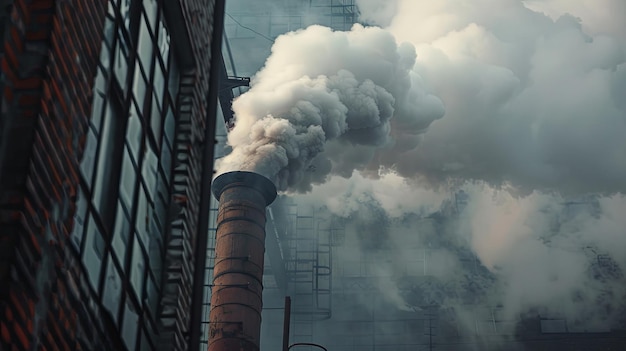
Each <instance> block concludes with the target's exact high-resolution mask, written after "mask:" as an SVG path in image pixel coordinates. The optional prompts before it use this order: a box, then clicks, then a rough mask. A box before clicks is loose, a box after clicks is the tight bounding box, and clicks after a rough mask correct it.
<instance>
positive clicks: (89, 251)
mask: <svg viewBox="0 0 626 351" xmlns="http://www.w3.org/2000/svg"><path fill="white" fill-rule="evenodd" d="M87 223H88V224H87V232H86V234H85V243H84V244H83V245H84V248H83V252H82V261H83V265H84V266H85V269H86V270H87V278H88V280H89V282H90V283H91V287H92V288H93V289H94V290H95V291H98V288H99V281H100V268H101V266H102V247H101V246H103V245H102V244H103V242H104V239H103V238H102V233H101V232H100V230H99V229H98V226H97V225H96V223H95V221H94V220H93V217H92V216H89V219H88V222H87Z"/></svg>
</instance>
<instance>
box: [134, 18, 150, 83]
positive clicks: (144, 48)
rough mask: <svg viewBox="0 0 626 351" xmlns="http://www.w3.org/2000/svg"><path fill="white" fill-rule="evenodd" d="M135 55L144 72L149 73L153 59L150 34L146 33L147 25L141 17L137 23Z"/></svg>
mask: <svg viewBox="0 0 626 351" xmlns="http://www.w3.org/2000/svg"><path fill="white" fill-rule="evenodd" d="M137 55H138V56H139V60H140V61H141V65H142V66H143V68H144V69H145V71H146V72H150V68H151V66H150V64H151V63H152V58H153V56H154V55H153V44H152V38H151V37H150V33H149V32H148V25H147V23H146V18H145V17H144V16H142V19H141V21H140V23H139V38H138V39H137Z"/></svg>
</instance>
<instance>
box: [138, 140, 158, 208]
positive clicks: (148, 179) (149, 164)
mask: <svg viewBox="0 0 626 351" xmlns="http://www.w3.org/2000/svg"><path fill="white" fill-rule="evenodd" d="M143 157H144V158H143V165H142V167H141V168H142V169H141V176H142V177H143V181H144V184H145V185H146V189H147V190H148V196H149V199H150V201H154V193H155V189H156V184H157V164H158V162H159V160H158V159H157V156H156V154H155V153H154V151H152V148H150V147H147V148H146V152H145V154H144V156H143Z"/></svg>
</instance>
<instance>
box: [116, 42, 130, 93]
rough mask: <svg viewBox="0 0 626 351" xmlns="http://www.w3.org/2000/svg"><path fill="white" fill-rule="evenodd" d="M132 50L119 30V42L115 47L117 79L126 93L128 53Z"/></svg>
mask: <svg viewBox="0 0 626 351" xmlns="http://www.w3.org/2000/svg"><path fill="white" fill-rule="evenodd" d="M129 51H130V48H129V46H128V42H127V41H126V39H125V38H124V36H123V34H122V31H120V30H118V41H117V45H116V47H115V51H114V56H115V77H116V78H117V82H118V83H119V84H120V86H121V87H122V90H124V91H126V77H127V74H128V53H129Z"/></svg>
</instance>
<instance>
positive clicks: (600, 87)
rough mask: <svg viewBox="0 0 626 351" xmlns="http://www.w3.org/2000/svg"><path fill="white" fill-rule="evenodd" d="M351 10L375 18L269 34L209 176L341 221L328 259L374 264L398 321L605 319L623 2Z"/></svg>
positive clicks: (479, 0)
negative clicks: (253, 185) (241, 175)
mask: <svg viewBox="0 0 626 351" xmlns="http://www.w3.org/2000/svg"><path fill="white" fill-rule="evenodd" d="M357 4H358V5H359V6H360V11H361V16H362V20H363V22H365V23H368V24H373V25H379V26H382V27H384V28H378V27H364V26H362V25H355V26H354V28H353V29H352V30H351V31H349V32H338V31H332V30H330V29H328V28H324V27H320V26H312V27H309V28H307V29H305V30H300V31H297V32H293V33H288V34H286V35H284V36H281V37H279V38H277V40H276V43H275V45H274V46H273V48H272V54H271V56H270V57H269V58H268V59H267V61H266V63H265V66H264V67H263V68H262V69H261V71H259V73H258V74H257V75H256V76H255V77H254V78H253V80H252V84H251V89H250V90H249V91H248V92H247V93H245V94H243V95H242V96H240V97H239V98H238V99H237V100H236V101H235V102H234V104H233V110H234V112H235V114H236V118H237V120H236V126H235V128H234V129H233V130H232V131H231V132H230V134H229V144H230V145H231V146H232V148H233V151H232V153H231V154H230V155H229V156H227V157H225V158H224V159H223V160H222V162H221V164H220V168H219V171H220V172H224V171H229V170H236V169H244V170H251V171H256V172H259V173H261V174H264V175H266V176H268V177H269V178H271V179H273V180H274V181H275V182H276V183H277V184H278V187H279V189H281V190H283V191H287V192H307V191H309V190H311V189H313V190H314V191H312V192H309V193H307V194H301V195H297V196H295V198H296V200H297V202H298V203H300V204H303V205H313V206H315V207H316V208H318V210H322V211H328V212H329V213H332V214H333V215H334V216H336V217H338V218H340V219H341V220H342V221H343V222H344V224H345V225H346V228H347V231H348V234H347V237H348V238H347V239H346V241H347V242H349V244H346V246H345V247H337V248H334V249H333V250H334V251H333V252H334V253H335V254H336V257H338V258H337V259H336V261H344V262H345V263H346V264H347V266H358V267H360V263H359V262H360V261H359V260H361V259H362V257H374V259H372V260H373V261H376V262H379V264H377V265H375V266H374V267H372V268H371V270H370V271H369V272H370V273H372V274H374V275H375V276H376V277H379V278H380V284H379V286H378V289H379V290H378V292H377V293H378V294H379V295H380V296H381V297H382V298H384V299H386V300H387V301H388V302H389V303H391V304H393V305H395V306H396V307H397V310H398V311H400V312H398V313H409V312H408V311H418V310H420V309H421V308H422V307H423V306H430V305H438V306H442V307H446V308H454V309H455V311H456V312H457V314H458V315H459V316H461V317H462V318H461V319H462V320H466V324H467V329H468V330H471V329H472V328H475V327H476V323H477V322H476V320H475V317H473V316H475V313H474V312H475V311H474V310H473V309H474V308H476V309H477V308H479V307H485V308H493V307H494V306H498V308H500V309H501V312H502V315H501V318H503V319H505V320H507V321H518V320H519V316H520V315H524V314H526V313H531V312H533V313H536V314H541V315H543V316H551V317H554V316H558V317H559V318H563V319H566V320H567V321H568V328H569V330H570V331H585V330H587V331H589V330H608V329H610V328H614V327H616V326H619V327H620V328H624V326H625V325H626V321H625V320H624V318H623V316H624V315H625V313H626V304H625V303H624V301H625V300H626V290H625V288H624V287H625V286H626V278H625V276H624V272H625V271H626V250H624V247H626V234H625V232H624V228H626V222H625V220H624V218H625V217H624V215H623V214H624V213H626V197H625V195H624V193H626V137H625V136H626V99H625V96H626V95H625V92H626V8H625V6H626V5H625V4H626V3H625V2H623V1H621V0H601V1H590V0H589V1H587V0H583V1H566V0H529V1H519V0H476V1H457V0H441V1H427V0H396V1H386V0H358V1H357ZM398 43H401V44H398ZM459 199H460V200H459ZM350 236H351V237H352V241H350ZM416 252H417V253H420V255H423V258H421V259H420V258H419V257H422V256H419V257H418V256H417V254H416ZM376 257H385V261H384V262H383V260H377V259H375V258H376ZM420 260H421V261H420ZM427 261H428V262H429V264H428V265H426V263H425V262H427ZM337 264H338V265H339V264H340V263H337ZM415 270H421V271H422V272H423V273H422V278H423V276H427V278H423V279H421V280H411V279H407V278H406V275H407V274H408V273H407V272H408V271H410V272H409V273H411V274H413V273H415V274H414V275H416V274H417V273H416V272H415ZM367 303H369V302H367V301H365V302H364V305H365V304H367ZM468 306H471V308H472V309H469V307H468ZM364 308H365V307H364ZM512 325H514V326H515V325H516V323H512Z"/></svg>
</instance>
